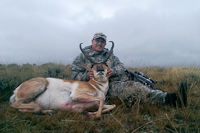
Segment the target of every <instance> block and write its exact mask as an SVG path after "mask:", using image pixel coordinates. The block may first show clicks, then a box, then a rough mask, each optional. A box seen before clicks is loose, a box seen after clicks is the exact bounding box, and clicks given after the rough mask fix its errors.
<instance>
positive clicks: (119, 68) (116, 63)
mask: <svg viewBox="0 0 200 133" xmlns="http://www.w3.org/2000/svg"><path fill="white" fill-rule="evenodd" d="M113 58H114V60H113V65H112V66H111V69H112V70H113V75H112V76H120V75H122V74H124V71H125V70H126V69H125V67H124V64H123V63H121V62H120V60H119V58H118V57H116V56H114V55H113Z"/></svg>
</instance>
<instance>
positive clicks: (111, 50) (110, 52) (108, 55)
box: [103, 41, 114, 62]
mask: <svg viewBox="0 0 200 133" xmlns="http://www.w3.org/2000/svg"><path fill="white" fill-rule="evenodd" d="M110 42H111V43H112V47H111V49H110V51H109V52H108V54H107V56H106V58H105V59H104V60H103V62H106V61H107V59H108V58H109V57H110V55H111V54H112V52H113V48H114V42H113V41H110Z"/></svg>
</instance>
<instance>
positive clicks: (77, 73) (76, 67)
mask: <svg viewBox="0 0 200 133" xmlns="http://www.w3.org/2000/svg"><path fill="white" fill-rule="evenodd" d="M81 61H83V57H82V55H81V54H80V55H79V56H77V57H76V58H75V59H74V61H73V62H72V69H71V79H72V80H80V81H89V79H90V77H89V73H88V71H87V70H86V69H85V68H84V67H83V66H82V65H81Z"/></svg>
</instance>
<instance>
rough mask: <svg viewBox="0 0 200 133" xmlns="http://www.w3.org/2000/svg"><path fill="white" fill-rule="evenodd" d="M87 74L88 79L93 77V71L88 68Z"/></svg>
mask: <svg viewBox="0 0 200 133" xmlns="http://www.w3.org/2000/svg"><path fill="white" fill-rule="evenodd" d="M89 76H90V79H92V78H93V77H94V73H93V71H92V70H89Z"/></svg>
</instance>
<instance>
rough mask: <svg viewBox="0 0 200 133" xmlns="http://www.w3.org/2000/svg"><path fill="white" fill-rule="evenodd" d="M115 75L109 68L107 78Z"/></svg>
mask: <svg viewBox="0 0 200 133" xmlns="http://www.w3.org/2000/svg"><path fill="white" fill-rule="evenodd" d="M112 75H113V70H112V69H111V68H108V72H107V77H108V78H109V77H111V76H112Z"/></svg>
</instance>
